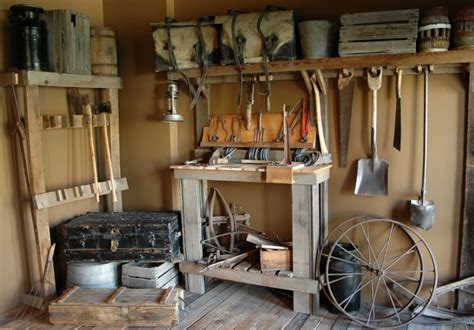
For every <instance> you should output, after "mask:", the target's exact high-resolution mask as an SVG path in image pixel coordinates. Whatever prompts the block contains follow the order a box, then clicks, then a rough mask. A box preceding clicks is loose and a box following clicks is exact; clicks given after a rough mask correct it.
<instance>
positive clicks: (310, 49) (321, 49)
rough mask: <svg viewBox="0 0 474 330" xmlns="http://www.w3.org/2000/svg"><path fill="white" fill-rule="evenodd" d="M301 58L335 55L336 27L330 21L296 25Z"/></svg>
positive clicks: (306, 22) (307, 22)
mask: <svg viewBox="0 0 474 330" xmlns="http://www.w3.org/2000/svg"><path fill="white" fill-rule="evenodd" d="M298 31H299V34H300V45H301V52H302V54H303V58H321V57H332V56H336V55H337V42H338V35H337V33H338V27H337V24H336V23H334V22H332V21H326V20H316V21H305V22H301V23H299V24H298Z"/></svg>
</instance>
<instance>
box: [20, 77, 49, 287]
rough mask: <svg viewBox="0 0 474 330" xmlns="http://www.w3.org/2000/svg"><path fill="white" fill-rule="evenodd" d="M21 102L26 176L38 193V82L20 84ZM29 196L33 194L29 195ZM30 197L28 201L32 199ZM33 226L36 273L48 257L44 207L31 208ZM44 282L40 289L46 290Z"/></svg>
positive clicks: (41, 187)
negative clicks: (24, 132)
mask: <svg viewBox="0 0 474 330" xmlns="http://www.w3.org/2000/svg"><path fill="white" fill-rule="evenodd" d="M23 104H24V110H25V124H26V125H25V126H26V145H27V162H28V173H29V180H30V185H31V187H30V190H31V194H33V195H37V194H42V193H44V192H45V191H46V188H45V180H44V164H43V144H42V137H41V127H40V121H39V118H40V106H39V93H38V86H24V87H23ZM30 197H31V198H32V197H33V196H30ZM32 202H33V201H31V203H32ZM33 213H34V214H33V228H34V234H35V241H36V242H35V243H36V253H37V262H38V269H39V276H42V274H43V273H44V267H45V266H46V261H47V258H48V252H49V248H50V247H51V237H50V232H49V220H48V210H47V209H42V210H34V211H33ZM45 280H46V281H47V282H49V283H51V284H52V288H51V289H54V286H55V284H56V281H55V277H54V267H53V265H51V268H50V271H49V273H48V274H47V278H46V279H45ZM42 285H43V286H44V288H43V292H47V289H48V288H47V287H46V285H45V284H44V283H43V284H42Z"/></svg>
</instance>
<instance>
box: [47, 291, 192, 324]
mask: <svg viewBox="0 0 474 330" xmlns="http://www.w3.org/2000/svg"><path fill="white" fill-rule="evenodd" d="M182 298H183V290H182V289H166V290H161V289H128V288H124V287H120V288H118V289H85V288H79V287H77V286H76V287H74V288H71V289H69V290H67V291H66V292H65V293H64V294H63V295H62V296H61V297H59V298H58V299H56V300H55V301H53V302H52V303H51V305H50V306H49V320H50V322H51V323H52V324H54V325H76V326H101V327H111V326H120V327H124V326H135V327H137V326H138V327H172V326H174V325H176V324H177V323H178V320H179V305H180V302H179V300H180V299H182Z"/></svg>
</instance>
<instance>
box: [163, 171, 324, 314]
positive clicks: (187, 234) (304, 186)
mask: <svg viewBox="0 0 474 330" xmlns="http://www.w3.org/2000/svg"><path fill="white" fill-rule="evenodd" d="M330 167H331V166H330V165H326V166H316V167H305V168H302V169H299V170H295V171H294V183H293V184H291V200H292V233H293V276H294V277H293V278H282V277H277V276H271V275H264V274H259V273H248V272H245V271H237V270H234V269H232V270H228V269H220V268H219V269H213V270H212V271H208V272H206V273H204V274H205V275H206V276H209V277H215V278H221V279H224V280H230V281H234V282H242V283H248V284H255V285H261V286H268V287H273V288H280V289H286V290H291V291H294V298H293V309H294V310H295V311H296V312H301V313H307V314H311V313H314V312H316V311H317V309H318V308H319V283H318V281H317V280H316V279H315V276H316V274H315V266H316V258H317V253H318V247H319V245H320V241H321V239H322V238H323V237H324V233H325V230H326V228H327V223H328V218H327V212H324V211H323V210H322V208H321V203H322V199H321V198H320V186H321V185H322V184H323V183H325V182H327V180H328V179H329V169H330ZM171 169H172V170H173V171H174V176H175V178H177V179H179V180H180V186H181V198H182V204H181V212H182V225H183V242H184V257H185V261H184V262H183V263H182V264H181V265H180V270H181V271H182V272H184V273H186V276H185V278H186V289H187V290H188V291H191V292H195V293H204V292H205V286H204V275H203V273H199V271H200V270H201V266H199V265H198V264H196V263H195V261H198V260H201V259H202V258H203V249H202V245H201V241H202V239H203V238H202V230H201V227H202V221H203V218H204V217H205V214H204V212H205V209H206V203H207V195H208V191H207V181H208V180H211V181H230V182H253V183H266V170H265V166H261V165H260V166H259V165H240V166H239V165H216V166H192V165H177V166H171Z"/></svg>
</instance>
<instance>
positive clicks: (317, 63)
mask: <svg viewBox="0 0 474 330" xmlns="http://www.w3.org/2000/svg"><path fill="white" fill-rule="evenodd" d="M471 62H474V50H450V51H446V52H433V53H414V54H383V55H364V56H347V57H326V58H319V59H301V60H294V61H279V62H270V63H269V66H268V71H269V73H270V74H274V75H275V78H276V79H279V80H285V79H294V76H295V73H296V74H298V75H299V72H300V71H303V70H315V69H321V70H325V71H331V72H329V73H330V74H329V75H328V77H331V76H334V77H335V76H336V75H335V74H334V73H336V74H337V70H341V69H362V68H368V67H373V66H383V67H388V68H392V67H393V68H395V67H397V66H398V67H401V68H403V69H409V68H412V69H414V68H416V67H417V66H419V65H435V66H440V67H443V68H445V69H444V70H440V71H439V72H440V73H451V72H453V73H456V72H459V71H462V70H466V69H465V67H467V64H469V63H471ZM182 71H183V72H184V73H185V74H186V75H187V76H188V77H189V78H199V77H200V76H201V71H200V69H199V68H193V69H185V70H182ZM242 72H243V74H244V75H263V74H264V69H263V64H262V63H252V64H244V65H243V66H242ZM238 73H239V70H238V67H237V66H235V65H225V66H212V67H208V69H207V83H209V84H212V83H221V82H233V81H235V80H236V77H237V75H238ZM406 73H409V72H408V71H407V72H406ZM434 73H436V70H435V71H434ZM325 76H326V75H325ZM217 78H219V79H217ZM168 79H171V80H179V79H182V76H181V75H180V74H179V73H177V72H174V71H170V72H168Z"/></svg>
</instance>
